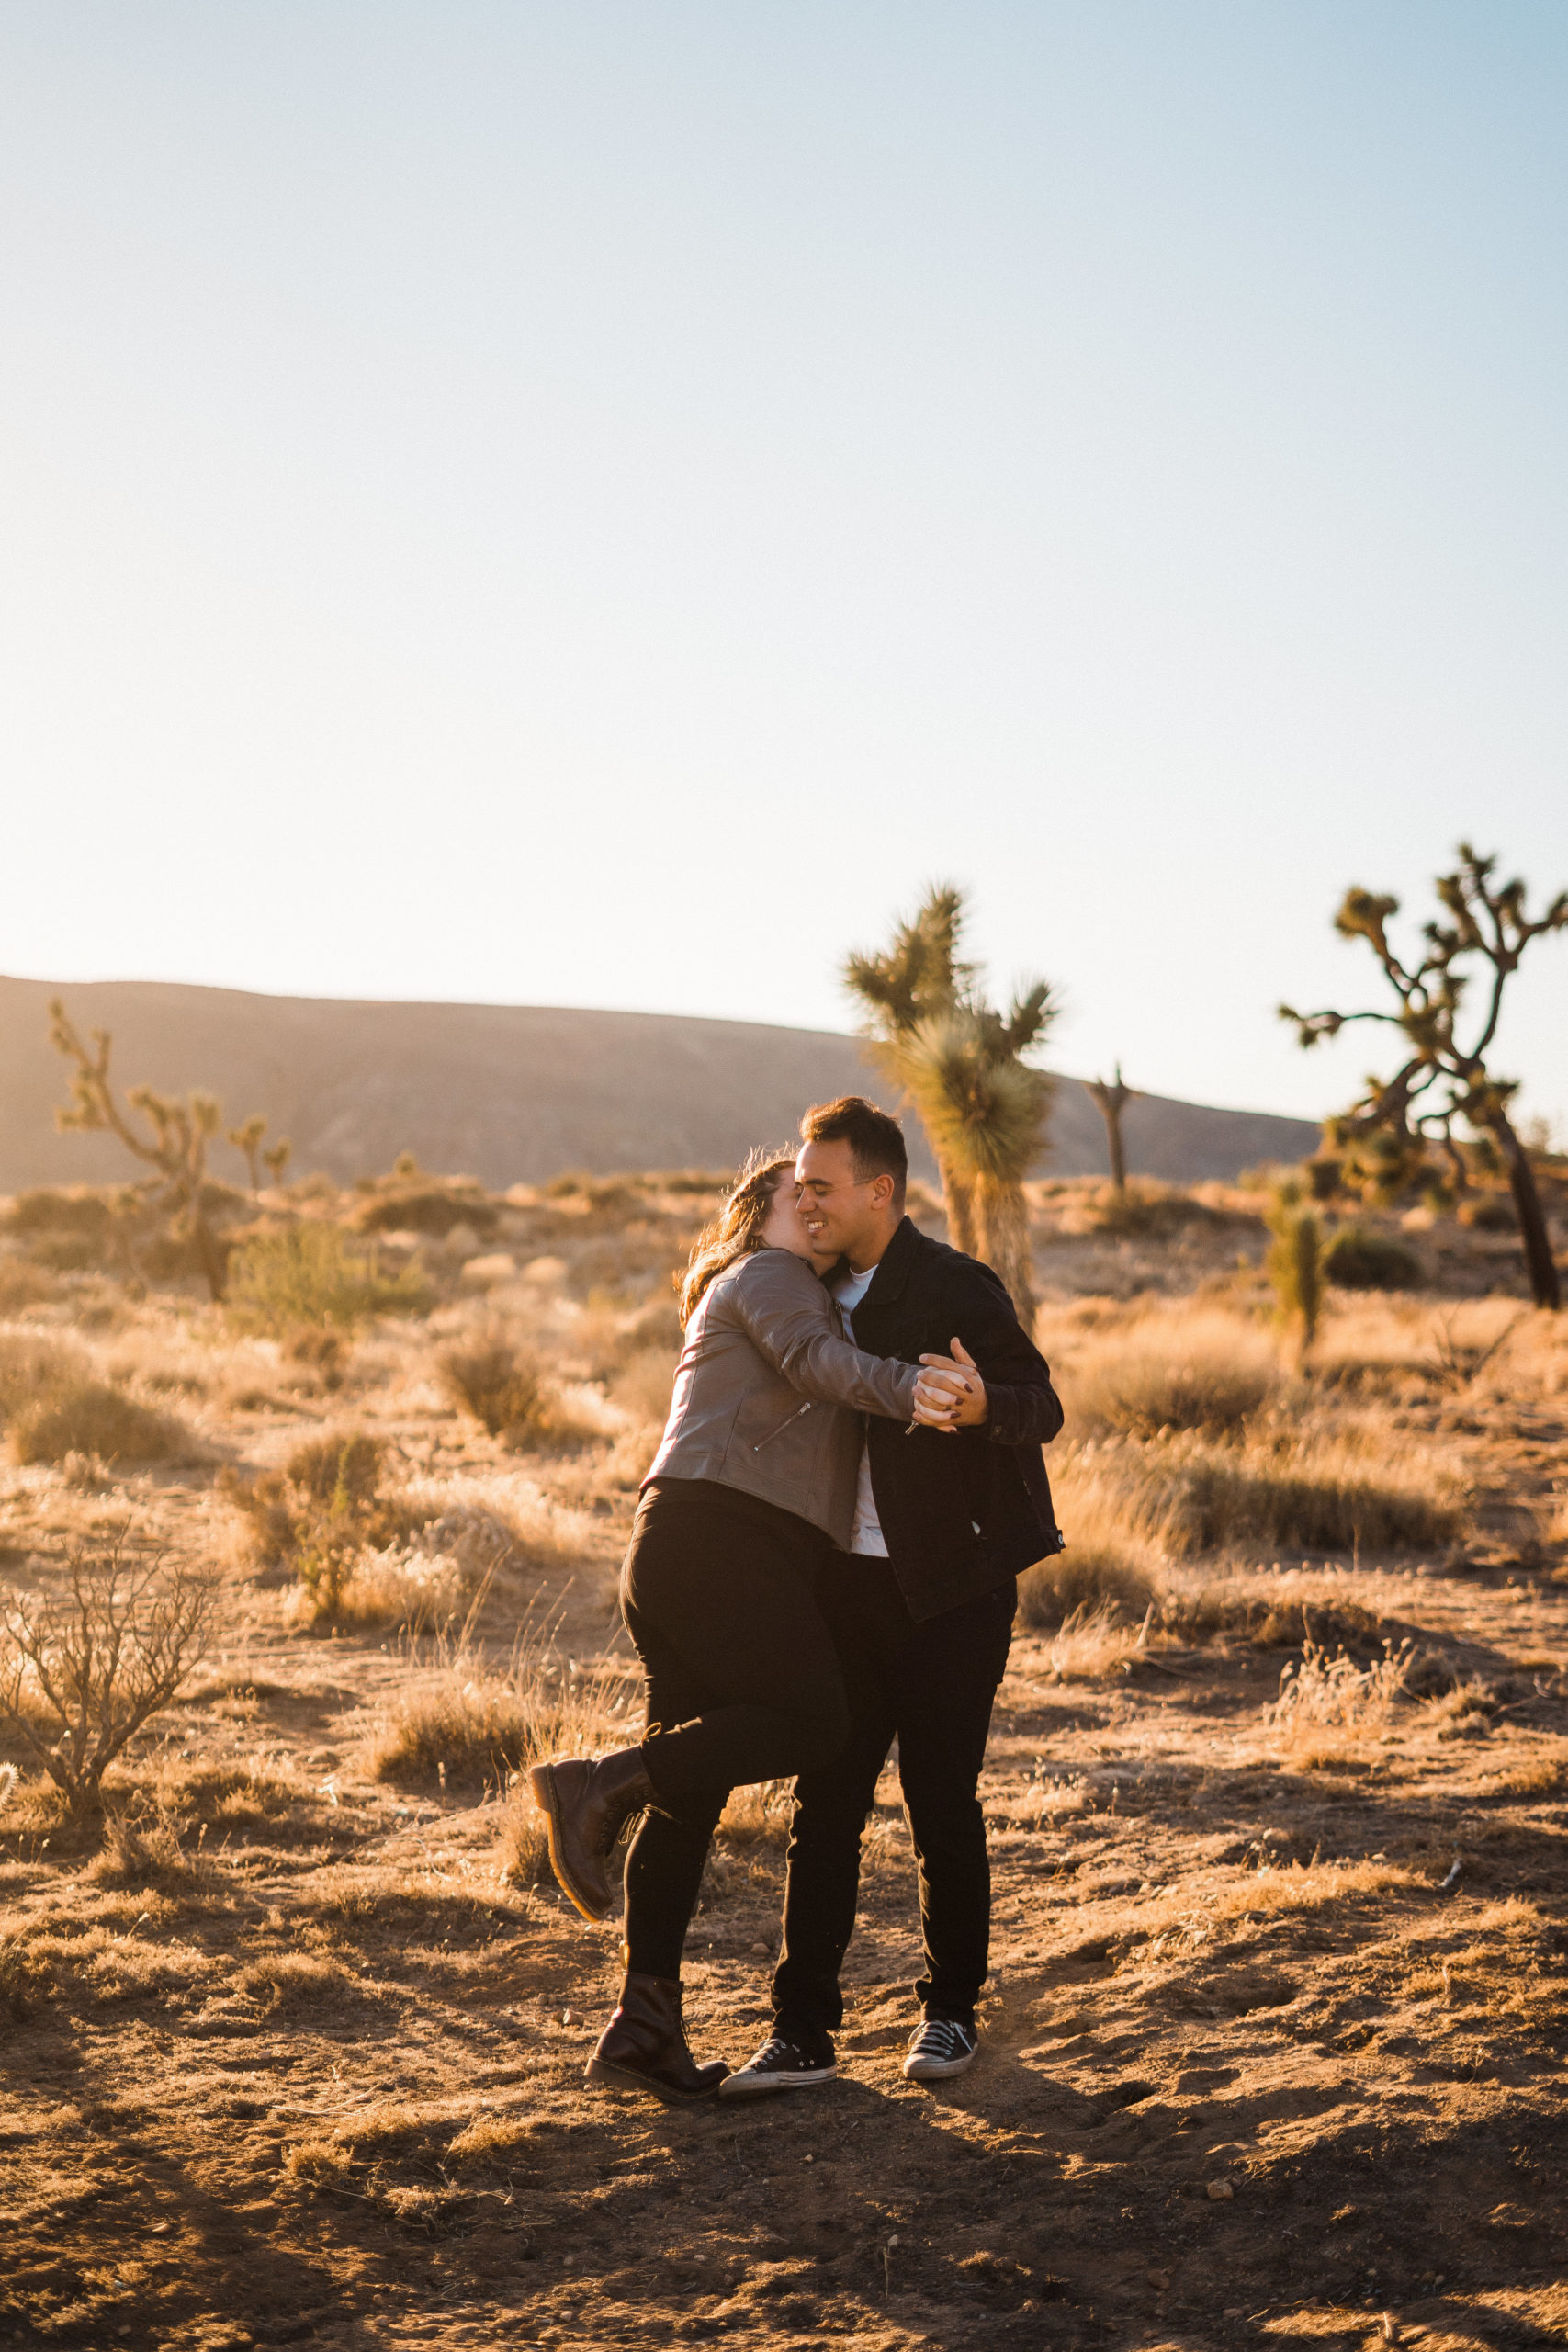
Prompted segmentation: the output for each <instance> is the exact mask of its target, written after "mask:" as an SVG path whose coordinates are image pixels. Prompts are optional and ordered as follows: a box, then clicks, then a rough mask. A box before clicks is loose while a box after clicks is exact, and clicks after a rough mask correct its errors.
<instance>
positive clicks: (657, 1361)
mask: <svg viewBox="0 0 1568 2352" xmlns="http://www.w3.org/2000/svg"><path fill="white" fill-rule="evenodd" d="M676 1361H677V1359H676V1358H675V1356H673V1355H672V1354H671V1352H670V1351H669V1349H668V1348H666V1347H662V1346H652V1347H644V1348H639V1349H637V1351H636V1353H635V1354H633V1355H632V1356H631V1357H630V1358H629V1359H628V1361H627V1363H626V1365H625V1367H624V1368H623V1370H621V1371H620V1372H618V1373H617V1374H615V1378H614V1379H613V1380H612V1381H611V1383H610V1398H611V1402H612V1403H613V1404H615V1405H618V1406H619V1407H620V1408H621V1410H622V1412H623V1413H626V1414H629V1416H630V1417H631V1419H632V1420H633V1421H634V1422H635V1423H637V1424H639V1425H640V1426H642V1427H644V1428H647V1429H660V1430H661V1429H662V1428H663V1426H664V1423H665V1421H666V1419H668V1417H669V1412H670V1398H671V1391H672V1389H673V1388H674V1385H675V1365H676Z"/></svg>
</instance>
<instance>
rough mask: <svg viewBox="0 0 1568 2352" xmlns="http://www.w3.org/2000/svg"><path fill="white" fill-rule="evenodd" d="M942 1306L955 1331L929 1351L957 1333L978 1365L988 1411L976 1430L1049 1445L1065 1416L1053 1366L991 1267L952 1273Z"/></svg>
mask: <svg viewBox="0 0 1568 2352" xmlns="http://www.w3.org/2000/svg"><path fill="white" fill-rule="evenodd" d="M944 1305H945V1306H947V1308H948V1311H949V1313H950V1314H951V1317H952V1320H953V1329H952V1331H951V1332H949V1333H948V1335H947V1337H946V1338H944V1339H943V1340H941V1341H939V1342H938V1346H937V1347H936V1348H934V1349H932V1350H931V1351H929V1352H931V1353H932V1354H935V1353H938V1352H941V1353H942V1354H945V1353H946V1352H947V1349H948V1344H949V1341H950V1340H952V1339H953V1338H954V1337H956V1338H958V1339H960V1340H963V1342H964V1346H965V1347H966V1348H967V1349H968V1351H969V1352H970V1354H971V1355H972V1356H973V1357H974V1359H975V1361H976V1363H977V1364H978V1366H979V1368H980V1377H981V1379H982V1380H983V1381H984V1382H985V1384H986V1401H987V1414H986V1419H985V1420H984V1421H983V1422H982V1423H981V1424H980V1427H979V1428H978V1429H977V1430H976V1431H975V1432H974V1434H975V1435H976V1436H977V1437H988V1438H989V1439H990V1440H991V1442H992V1443H993V1444H995V1445H1049V1444H1050V1442H1051V1440H1052V1439H1053V1438H1054V1437H1055V1435H1056V1433H1057V1431H1058V1430H1060V1428H1061V1426H1062V1423H1063V1421H1064V1419H1066V1415H1065V1414H1064V1413H1063V1411H1062V1402H1061V1398H1060V1397H1058V1396H1057V1394H1056V1392H1055V1388H1053V1387H1052V1385H1051V1367H1050V1365H1049V1364H1048V1363H1046V1361H1045V1359H1044V1357H1043V1355H1042V1354H1041V1352H1040V1351H1039V1349H1038V1348H1037V1347H1036V1346H1035V1344H1034V1342H1033V1340H1032V1339H1031V1338H1030V1337H1029V1334H1028V1333H1027V1331H1025V1329H1024V1328H1023V1326H1022V1324H1021V1322H1020V1321H1019V1319H1018V1317H1017V1316H1016V1315H1015V1314H1014V1313H1013V1311H1012V1302H1011V1300H1010V1298H1009V1296H1008V1295H1007V1293H1006V1291H1005V1290H1004V1289H1003V1288H1002V1285H1001V1283H999V1282H998V1280H997V1277H996V1276H995V1274H993V1273H992V1272H991V1271H990V1269H989V1267H988V1266H981V1265H979V1264H977V1263H976V1262H973V1261H971V1262H970V1263H969V1264H968V1265H966V1266H964V1268H963V1269H962V1270H961V1271H959V1272H955V1273H953V1274H951V1275H950V1279H949V1282H948V1283H947V1285H946V1295H945V1298H944Z"/></svg>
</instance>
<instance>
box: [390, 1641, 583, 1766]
mask: <svg viewBox="0 0 1568 2352" xmlns="http://www.w3.org/2000/svg"><path fill="white" fill-rule="evenodd" d="M410 1667H411V1671H410V1681H409V1688H408V1690H407V1691H406V1692H405V1694H404V1696H403V1697H402V1698H401V1699H400V1701H399V1702H398V1703H397V1705H396V1706H395V1708H394V1709H393V1711H392V1713H391V1716H390V1718H389V1722H388V1724H387V1725H386V1727H385V1729H384V1731H383V1733H382V1735H381V1736H380V1738H379V1739H378V1742H377V1744H376V1747H375V1749H374V1751H373V1753H372V1757H371V1770H372V1771H373V1772H374V1773H375V1775H376V1777H377V1779H378V1780H382V1781H414V1782H423V1783H424V1784H425V1785H427V1786H428V1785H429V1784H430V1783H431V1782H433V1781H439V1782H441V1783H442V1784H444V1785H449V1784H451V1783H453V1782H457V1783H460V1784H462V1785H464V1786H466V1787H469V1788H478V1787H483V1786H484V1785H486V1784H487V1783H495V1784H497V1785H500V1786H504V1785H505V1784H506V1782H507V1781H508V1780H509V1778H510V1777H512V1776H513V1775H515V1774H518V1773H520V1772H522V1771H523V1770H524V1768H525V1766H526V1765H528V1764H531V1763H534V1762H536V1761H537V1760H538V1759H539V1758H542V1757H546V1756H556V1755H562V1754H565V1755H574V1756H581V1755H587V1754H591V1753H592V1751H593V1748H594V1747H595V1745H596V1744H597V1743H599V1742H601V1741H602V1740H604V1738H605V1737H607V1736H613V1733H614V1729H615V1720H616V1717H617V1716H620V1717H623V1718H624V1716H625V1713H626V1689H625V1685H624V1683H623V1682H622V1680H621V1678H620V1675H619V1672H618V1670H617V1669H616V1668H615V1667H614V1666H604V1667H600V1668H594V1669H592V1670H590V1671H580V1670H579V1668H577V1667H576V1666H575V1665H574V1664H573V1663H572V1661H570V1659H562V1658H561V1657H558V1655H557V1653H556V1651H555V1648H554V1645H553V1629H552V1628H551V1627H550V1626H548V1625H545V1624H525V1627H524V1630H523V1632H522V1634H520V1635H519V1636H518V1639H517V1642H516V1643H515V1645H514V1646H513V1652H512V1655H511V1657H510V1658H509V1659H508V1660H507V1662H506V1664H505V1665H504V1666H503V1667H497V1666H495V1665H493V1664H491V1662H490V1661H489V1660H488V1659H487V1658H486V1657H484V1656H483V1654H482V1652H481V1651H480V1649H479V1645H478V1644H477V1643H476V1642H475V1641H474V1639H473V1636H472V1631H471V1627H468V1626H465V1627H464V1628H463V1629H461V1631H460V1632H459V1633H458V1634H457V1635H456V1636H448V1635H444V1634H442V1635H437V1636H436V1637H435V1639H434V1641H433V1642H432V1643H431V1644H430V1645H429V1646H428V1648H427V1649H426V1650H425V1652H424V1653H423V1657H420V1656H419V1654H417V1653H415V1652H413V1651H412V1650H411V1653H410ZM621 1729H622V1730H623V1731H624V1729H625V1725H624V1722H623V1724H622V1725H621ZM627 1736H629V1735H627ZM622 1744H623V1745H624V1744H625V1741H624V1740H623V1743H622Z"/></svg>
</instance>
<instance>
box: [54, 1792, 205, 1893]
mask: <svg viewBox="0 0 1568 2352" xmlns="http://www.w3.org/2000/svg"><path fill="white" fill-rule="evenodd" d="M216 1875H217V1874H216V1872H215V1871H213V1870H212V1867H211V1865H210V1864H209V1863H206V1862H203V1861H202V1860H199V1859H198V1858H197V1857H193V1856H192V1855H190V1854H187V1853H186V1848H185V1841H184V1838H183V1837H182V1835H181V1828H180V1823H179V1821H178V1819H177V1818H176V1816H175V1814H174V1813H173V1812H172V1811H170V1809H169V1808H168V1806H167V1805H165V1804H155V1805H154V1807H153V1808H152V1811H151V1812H150V1813H149V1814H148V1815H146V1816H145V1817H143V1818H140V1819H138V1818H136V1817H134V1816H133V1815H130V1814H128V1813H121V1814H116V1815H114V1816H113V1817H112V1819H110V1820H109V1821H108V1822H107V1825H106V1826H105V1831H104V1843H103V1846H102V1848H101V1849H100V1850H99V1852H98V1853H96V1855H95V1856H94V1858H93V1860H91V1861H90V1862H89V1863H88V1865H87V1868H86V1870H85V1872H84V1876H85V1877H86V1878H89V1879H91V1880H92V1882H93V1883H94V1884H95V1885H97V1886H110V1887H137V1888H141V1887H158V1888H161V1889H164V1890H167V1891H178V1892H180V1893H187V1892H188V1891H189V1890H190V1889H191V1888H192V1887H194V1886H196V1885H198V1884H201V1883H215V1882H216Z"/></svg>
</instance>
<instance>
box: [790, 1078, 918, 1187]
mask: <svg viewBox="0 0 1568 2352" xmlns="http://www.w3.org/2000/svg"><path fill="white" fill-rule="evenodd" d="M800 1136H801V1141H802V1142H803V1143H847V1144H848V1145H849V1148H850V1149H851V1151H852V1153H853V1155H854V1163H855V1174H856V1176H857V1177H858V1178H859V1180H860V1182H862V1183H865V1182H868V1181H869V1180H870V1179H871V1178H872V1177H873V1176H891V1177H892V1179H893V1200H894V1205H895V1206H896V1207H897V1208H902V1207H903V1205H904V1187H905V1185H906V1184H907V1182H908V1175H909V1155H908V1152H907V1151H906V1150H905V1148H904V1130H903V1128H902V1127H901V1126H900V1125H898V1122H897V1119H892V1118H889V1117H888V1115H887V1113H886V1111H881V1110H878V1108H877V1106H876V1104H875V1103H868V1102H867V1101H866V1099H865V1097H864V1095H863V1094H840V1097H839V1099H838V1101H837V1102H836V1103H813V1104H812V1106H811V1108H810V1110H809V1111H807V1114H806V1116H805V1117H804V1118H803V1119H802V1120H801V1123H800Z"/></svg>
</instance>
